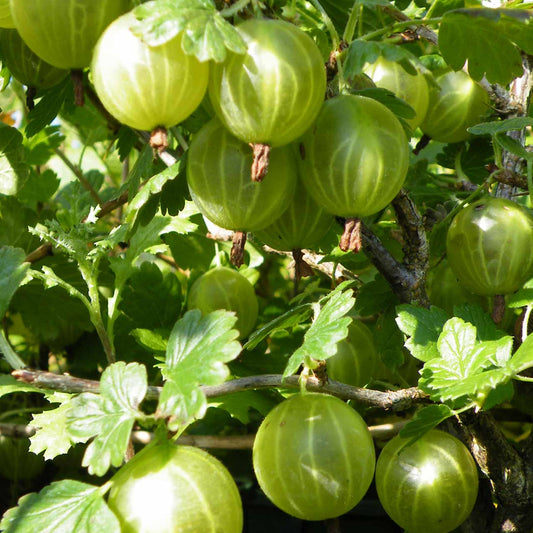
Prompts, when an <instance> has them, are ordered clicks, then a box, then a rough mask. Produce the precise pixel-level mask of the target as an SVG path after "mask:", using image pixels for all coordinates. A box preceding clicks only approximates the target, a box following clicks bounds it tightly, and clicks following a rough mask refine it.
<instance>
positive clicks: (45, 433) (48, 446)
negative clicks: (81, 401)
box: [30, 398, 75, 460]
mask: <svg viewBox="0 0 533 533" xmlns="http://www.w3.org/2000/svg"><path fill="white" fill-rule="evenodd" d="M70 407H71V399H70V398H69V399H68V400H67V401H65V402H63V403H62V404H61V405H60V406H59V407H56V408H55V409H51V410H48V411H43V412H42V413H39V414H36V415H33V420H32V426H35V427H36V428H37V431H36V432H35V435H33V436H32V437H30V442H31V445H30V451H31V452H33V453H36V454H38V453H41V452H44V458H45V459H47V460H48V459H54V458H55V457H57V456H58V455H63V454H65V453H67V452H68V451H69V450H70V448H71V447H72V446H73V444H74V443H75V440H73V439H72V438H71V436H70V435H69V432H68V428H67V414H68V411H69V409H70Z"/></svg>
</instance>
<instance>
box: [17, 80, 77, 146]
mask: <svg viewBox="0 0 533 533" xmlns="http://www.w3.org/2000/svg"><path fill="white" fill-rule="evenodd" d="M73 95H74V89H73V87H72V81H71V78H70V76H67V77H66V78H65V79H64V80H63V81H62V82H61V83H59V84H58V85H56V86H55V87H52V88H51V89H48V90H47V91H45V92H44V93H43V97H42V98H41V99H40V100H39V101H38V102H37V104H36V105H35V107H34V108H33V109H32V110H31V111H30V112H29V113H28V123H27V125H26V128H25V133H26V136H27V137H33V136H34V135H36V134H37V133H39V132H40V131H41V130H42V129H43V128H45V127H46V126H48V124H50V122H52V120H54V118H56V116H57V115H58V113H59V111H60V110H61V108H62V107H63V104H64V103H65V100H67V99H69V98H70V99H72V98H73Z"/></svg>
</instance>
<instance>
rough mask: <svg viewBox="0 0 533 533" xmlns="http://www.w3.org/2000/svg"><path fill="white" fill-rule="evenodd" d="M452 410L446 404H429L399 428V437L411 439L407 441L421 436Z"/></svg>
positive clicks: (451, 414) (442, 420) (452, 412)
mask: <svg viewBox="0 0 533 533" xmlns="http://www.w3.org/2000/svg"><path fill="white" fill-rule="evenodd" d="M453 414H454V411H453V410H452V409H451V408H450V407H448V406H447V405H444V404H440V405H429V406H427V407H423V408H422V409H420V410H419V411H417V412H416V414H415V416H414V417H413V419H412V420H411V421H409V422H408V423H407V424H406V425H405V426H404V427H403V428H402V429H401V430H400V437H403V438H404V439H411V440H410V441H409V443H412V442H414V441H415V440H418V439H419V438H420V437H423V436H424V435H425V434H426V433H427V432H428V431H430V430H432V429H433V428H435V427H437V426H438V425H439V424H440V423H441V422H444V420H446V419H447V418H450V416H453Z"/></svg>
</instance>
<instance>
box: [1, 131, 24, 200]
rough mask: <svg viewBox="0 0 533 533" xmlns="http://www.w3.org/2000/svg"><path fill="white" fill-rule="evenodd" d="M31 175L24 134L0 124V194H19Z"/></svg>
mask: <svg viewBox="0 0 533 533" xmlns="http://www.w3.org/2000/svg"><path fill="white" fill-rule="evenodd" d="M29 175H30V169H29V167H28V164H27V162H26V158H25V154H24V147H23V146H22V134H21V133H20V132H19V131H18V130H17V129H16V128H11V127H10V126H7V125H6V124H4V123H2V122H0V194H5V195H6V196H13V195H15V194H17V193H18V192H19V191H20V189H22V187H23V185H24V183H25V182H26V180H27V179H28V177H29Z"/></svg>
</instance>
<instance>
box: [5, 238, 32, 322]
mask: <svg viewBox="0 0 533 533" xmlns="http://www.w3.org/2000/svg"><path fill="white" fill-rule="evenodd" d="M25 259H26V254H25V253H24V250H21V249H20V248H13V247H12V246H2V247H1V248H0V317H3V316H4V314H5V312H6V311H7V308H8V306H9V302H10V301H11V298H12V297H13V294H15V291H16V290H17V289H18V288H19V286H20V284H21V283H22V282H23V281H24V278H25V277H26V274H27V272H28V268H29V266H30V265H29V263H25V262H24V261H25Z"/></svg>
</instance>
